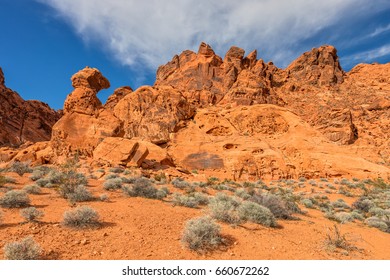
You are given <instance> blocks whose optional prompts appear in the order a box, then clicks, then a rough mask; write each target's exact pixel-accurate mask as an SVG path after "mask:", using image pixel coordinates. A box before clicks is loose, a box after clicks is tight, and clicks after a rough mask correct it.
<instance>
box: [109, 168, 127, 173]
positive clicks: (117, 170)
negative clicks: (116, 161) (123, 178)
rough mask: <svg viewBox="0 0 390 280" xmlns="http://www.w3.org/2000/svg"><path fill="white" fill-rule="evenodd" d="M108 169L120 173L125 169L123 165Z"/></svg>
mask: <svg viewBox="0 0 390 280" xmlns="http://www.w3.org/2000/svg"><path fill="white" fill-rule="evenodd" d="M108 171H110V172H112V173H117V174H118V173H123V171H125V170H124V169H123V168H121V167H111V168H110V169H109V170H108Z"/></svg>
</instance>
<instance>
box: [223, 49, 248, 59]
mask: <svg viewBox="0 0 390 280" xmlns="http://www.w3.org/2000/svg"><path fill="white" fill-rule="evenodd" d="M244 55H245V50H243V49H241V48H239V47H236V46H232V47H231V48H230V49H229V50H228V51H227V53H226V55H225V60H230V59H242V58H243V57H244Z"/></svg>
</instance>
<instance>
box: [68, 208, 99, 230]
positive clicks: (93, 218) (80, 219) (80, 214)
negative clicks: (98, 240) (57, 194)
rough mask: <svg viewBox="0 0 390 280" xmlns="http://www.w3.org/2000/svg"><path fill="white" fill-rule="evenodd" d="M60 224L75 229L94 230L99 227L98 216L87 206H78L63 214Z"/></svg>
mask: <svg viewBox="0 0 390 280" xmlns="http://www.w3.org/2000/svg"><path fill="white" fill-rule="evenodd" d="M62 224H63V225H64V226H65V227H70V228H75V229H84V228H96V227H99V226H100V221H99V214H98V212H96V210H94V209H93V208H91V207H89V206H79V207H77V208H76V209H74V210H69V211H66V212H65V213H64V218H63V221H62Z"/></svg>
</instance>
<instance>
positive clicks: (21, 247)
mask: <svg viewBox="0 0 390 280" xmlns="http://www.w3.org/2000/svg"><path fill="white" fill-rule="evenodd" d="M3 251H4V258H5V259H6V260H38V259H39V258H40V255H41V253H42V249H41V247H40V246H39V245H38V244H37V243H36V242H35V241H34V239H33V238H32V237H31V236H29V237H26V238H24V239H23V240H21V241H19V242H11V243H7V244H6V245H5V246H4V248H3Z"/></svg>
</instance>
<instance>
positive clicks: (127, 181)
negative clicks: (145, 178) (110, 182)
mask: <svg viewBox="0 0 390 280" xmlns="http://www.w3.org/2000/svg"><path fill="white" fill-rule="evenodd" d="M120 179H121V180H122V183H124V184H134V182H135V180H137V178H135V177H130V178H129V177H121V178H120Z"/></svg>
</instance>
